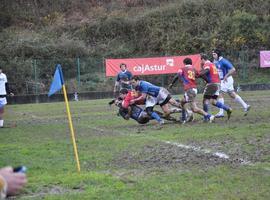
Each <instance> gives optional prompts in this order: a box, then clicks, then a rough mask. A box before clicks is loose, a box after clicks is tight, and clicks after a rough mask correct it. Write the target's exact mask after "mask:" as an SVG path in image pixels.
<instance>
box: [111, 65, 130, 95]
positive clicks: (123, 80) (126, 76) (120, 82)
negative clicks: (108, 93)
mask: <svg viewBox="0 0 270 200" xmlns="http://www.w3.org/2000/svg"><path fill="white" fill-rule="evenodd" d="M120 69H121V71H120V72H119V73H118V74H117V77H116V81H115V85H114V90H113V92H114V94H116V92H117V91H120V90H121V89H122V88H126V89H128V90H131V89H132V86H131V84H130V80H131V78H132V73H131V72H130V71H128V70H127V65H126V64H124V63H121V64H120ZM117 88H118V90H117Z"/></svg>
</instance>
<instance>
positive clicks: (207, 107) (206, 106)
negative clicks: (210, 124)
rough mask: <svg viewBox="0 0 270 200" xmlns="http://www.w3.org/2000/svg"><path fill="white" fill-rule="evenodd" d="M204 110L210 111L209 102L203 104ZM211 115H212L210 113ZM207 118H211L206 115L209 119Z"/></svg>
mask: <svg viewBox="0 0 270 200" xmlns="http://www.w3.org/2000/svg"><path fill="white" fill-rule="evenodd" d="M203 110H204V111H205V112H206V113H208V111H209V104H208V103H204V104H203ZM210 116H211V115H210ZM207 119H209V118H207V116H204V120H207Z"/></svg>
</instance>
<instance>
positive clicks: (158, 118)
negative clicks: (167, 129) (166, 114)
mask: <svg viewBox="0 0 270 200" xmlns="http://www.w3.org/2000/svg"><path fill="white" fill-rule="evenodd" d="M151 117H152V118H153V119H155V120H157V121H158V122H160V121H161V118H160V116H159V115H158V114H157V113H156V112H152V113H151Z"/></svg>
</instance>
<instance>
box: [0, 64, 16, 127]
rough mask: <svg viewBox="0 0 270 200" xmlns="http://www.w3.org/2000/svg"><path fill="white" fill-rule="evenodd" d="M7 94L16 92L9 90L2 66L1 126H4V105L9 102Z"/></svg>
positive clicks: (0, 94)
mask: <svg viewBox="0 0 270 200" xmlns="http://www.w3.org/2000/svg"><path fill="white" fill-rule="evenodd" d="M7 94H9V95H11V96H13V95H14V94H13V93H11V92H10V91H9V85H8V81H7V76H6V75H5V74H4V73H3V72H2V68H1V66H0V128H3V126H4V119H3V115H4V107H5V105H6V104H7V98H6V97H7Z"/></svg>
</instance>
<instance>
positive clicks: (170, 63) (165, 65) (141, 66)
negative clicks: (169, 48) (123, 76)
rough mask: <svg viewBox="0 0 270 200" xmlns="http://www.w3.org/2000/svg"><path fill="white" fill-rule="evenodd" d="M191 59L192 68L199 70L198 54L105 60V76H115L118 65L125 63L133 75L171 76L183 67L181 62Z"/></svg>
mask: <svg viewBox="0 0 270 200" xmlns="http://www.w3.org/2000/svg"><path fill="white" fill-rule="evenodd" d="M185 58H191V59H192V63H193V66H194V67H195V68H196V69H197V70H200V69H201V56H200V54H195V55H187V56H168V57H157V58H128V59H106V76H116V75H117V74H118V73H119V72H120V67H119V65H120V64H121V63H125V64H126V65H127V69H128V70H129V71H130V72H131V73H132V74H133V75H151V74H173V73H177V71H178V70H179V69H180V68H182V67H184V64H183V60H184V59H185Z"/></svg>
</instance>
